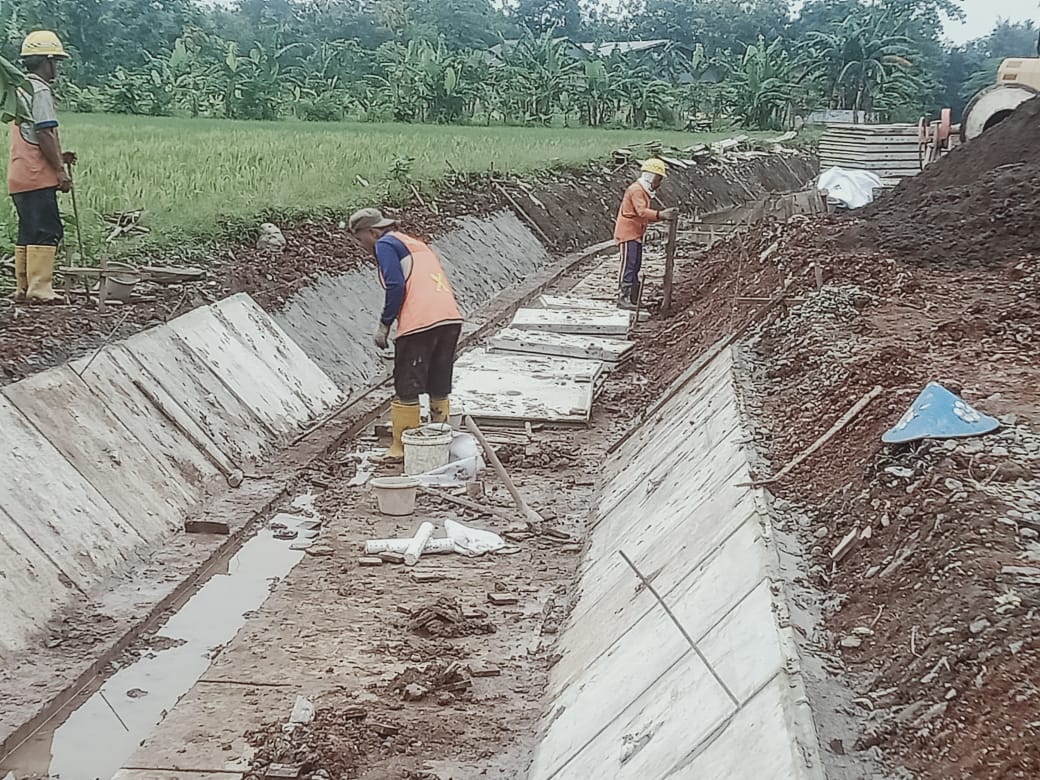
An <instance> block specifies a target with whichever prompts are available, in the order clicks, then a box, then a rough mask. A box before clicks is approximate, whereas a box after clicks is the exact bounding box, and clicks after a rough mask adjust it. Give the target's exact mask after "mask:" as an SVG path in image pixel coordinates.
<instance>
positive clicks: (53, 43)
mask: <svg viewBox="0 0 1040 780" xmlns="http://www.w3.org/2000/svg"><path fill="white" fill-rule="evenodd" d="M21 56H22V64H23V66H24V67H25V70H26V71H27V72H28V74H29V83H30V84H31V85H32V93H29V92H27V91H26V90H22V89H19V90H18V99H19V100H20V101H21V102H22V104H23V108H25V109H26V113H27V114H28V115H29V116H31V117H32V121H30V122H24V123H22V124H18V123H12V124H11V156H10V161H9V163H8V166H7V187H8V192H10V193H11V198H12V199H13V200H14V206H15V210H16V211H17V212H18V239H17V242H16V245H15V250H14V252H15V278H16V288H15V300H18V301H24V300H28V301H30V302H34V303H50V302H54V301H59V300H61V296H60V295H58V294H57V293H56V292H54V288H53V286H52V283H53V280H54V261H55V259H56V257H57V254H58V244H59V243H60V242H61V239H62V235H63V233H64V230H63V228H62V224H61V214H60V213H59V211H58V191H59V190H60V191H62V192H68V191H69V190H70V189H72V178H71V177H70V176H69V174H68V172H67V171H66V170H65V167H64V165H63V162H64V160H63V156H62V152H61V142H60V141H59V139H58V114H57V111H56V109H55V104H54V95H53V93H52V92H51V84H52V83H53V82H54V79H55V78H56V76H57V62H58V60H65V59H68V56H69V55H68V54H67V53H66V52H65V47H64V46H62V43H61V40H59V38H58V36H57V35H55V34H54V33H52V32H50V31H48V30H39V31H37V32H31V33H29V34H28V35H27V36H26V38H25V41H24V42H23V43H22V55H21Z"/></svg>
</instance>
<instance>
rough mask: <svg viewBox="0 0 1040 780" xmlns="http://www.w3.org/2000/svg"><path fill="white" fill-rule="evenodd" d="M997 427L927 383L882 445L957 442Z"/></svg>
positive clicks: (992, 419) (952, 396) (943, 391)
mask: <svg viewBox="0 0 1040 780" xmlns="http://www.w3.org/2000/svg"><path fill="white" fill-rule="evenodd" d="M999 427H1000V423H999V422H998V421H997V420H996V418H993V417H990V416H989V415H987V414H983V413H982V412H979V411H977V410H976V409H974V408H973V407H972V406H971V405H970V404H968V403H967V402H966V401H965V400H964V399H962V398H960V397H959V396H956V395H954V394H953V393H951V392H950V391H949V390H947V389H946V388H945V387H943V386H942V385H940V384H938V383H936V382H929V383H928V386H927V387H925V389H924V390H922V391H921V394H920V395H919V396H917V400H916V401H914V402H913V403H912V404H911V405H910V408H909V409H907V411H906V414H904V415H903V417H902V419H900V421H899V422H898V423H896V425H895V426H894V427H893V428H891V429H889V430H888V431H886V432H885V434H884V435H883V436H882V437H881V441H883V442H884V443H885V444H903V443H906V442H911V441H919V440H920V439H959V438H964V437H967V436H981V435H982V434H985V433H991V432H993V431H995V430H997V429H998V428H999Z"/></svg>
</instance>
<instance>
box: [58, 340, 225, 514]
mask: <svg viewBox="0 0 1040 780" xmlns="http://www.w3.org/2000/svg"><path fill="white" fill-rule="evenodd" d="M69 365H70V367H71V368H72V370H73V371H74V372H75V373H76V374H78V375H79V376H80V378H81V379H82V381H83V383H84V384H85V385H86V386H87V387H88V388H89V389H90V390H91V391H92V392H93V393H94V396H95V397H96V399H97V402H98V403H101V404H104V405H105V406H106V407H107V408H108V409H109V411H110V412H111V413H112V415H113V416H114V417H116V418H118V419H119V421H120V422H122V424H123V425H125V426H126V428H127V429H128V430H129V431H130V433H131V434H133V437H134V438H135V439H137V440H138V441H140V442H141V443H142V444H143V445H144V446H145V447H146V448H147V449H148V451H149V452H150V453H151V454H152V455H153V456H154V457H156V458H158V459H159V460H160V461H161V462H162V463H163V464H165V466H166V468H167V470H168V471H170V472H172V473H173V474H175V476H176V477H177V479H178V480H179V481H180V483H181V487H182V488H183V490H184V491H185V492H186V493H188V495H189V496H190V497H191V499H192V500H194V501H197V500H199V499H200V498H201V497H202V496H203V494H204V491H205V488H206V486H207V485H211V484H215V483H217V481H218V480H219V478H220V477H221V473H220V471H219V470H218V469H217V467H216V466H214V465H213V463H212V462H211V461H210V460H209V458H207V457H206V456H205V454H203V453H202V452H199V450H197V449H196V448H195V446H194V445H193V444H192V442H191V441H189V440H188V439H187V438H185V437H184V436H183V435H182V434H181V433H180V431H179V430H177V428H176V427H175V426H174V425H173V424H172V423H171V422H170V421H169V420H167V419H166V417H164V416H163V414H162V412H160V411H159V409H157V408H156V406H155V404H153V403H152V402H151V401H150V400H149V399H148V397H147V396H145V395H144V393H142V391H141V389H140V388H139V387H138V386H137V385H136V384H135V382H140V383H142V384H143V385H144V386H145V387H146V388H147V389H148V392H150V393H151V394H152V395H153V396H155V397H159V396H160V394H161V393H162V392H163V391H162V390H161V388H159V387H157V386H155V385H154V383H151V382H149V381H147V379H146V378H145V377H144V376H143V369H142V367H141V366H140V364H139V363H138V362H137V360H136V359H135V358H134V357H133V355H131V354H130V353H129V352H128V351H127V350H126V348H125V347H122V346H111V347H107V348H105V349H103V350H102V351H101V352H99V353H98V354H96V355H91V356H90V357H86V358H81V359H80V360H75V361H73V362H72V363H70V364H69ZM164 405H165V407H166V408H167V409H169V410H171V412H174V411H176V410H177V408H178V407H177V404H176V402H175V401H174V400H173V399H165V404H164ZM177 419H178V420H179V421H180V423H181V424H182V425H184V426H186V427H187V428H189V429H194V433H195V434H196V435H197V436H198V438H199V440H200V441H203V440H207V439H208V436H207V435H206V433H205V432H204V431H203V430H202V429H201V428H199V427H198V426H197V425H196V424H195V423H194V422H193V421H192V420H191V419H190V418H188V416H187V415H184V414H179V415H178V418H177ZM210 447H211V449H212V450H214V451H215V450H216V449H217V448H216V445H215V444H214V443H212V442H210Z"/></svg>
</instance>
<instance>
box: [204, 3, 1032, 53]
mask: <svg viewBox="0 0 1040 780" xmlns="http://www.w3.org/2000/svg"><path fill="white" fill-rule="evenodd" d="M210 2H213V3H216V4H217V5H231V4H232V2H233V0H210ZM962 2H963V8H964V14H965V18H964V21H963V22H956V21H951V20H947V21H946V29H945V33H946V37H947V38H949V39H950V40H951V41H953V42H954V43H964V42H965V41H970V40H971V39H972V38H981V37H982V36H983V35H986V34H987V33H988V32H989V31H990V30H992V29H993V26H994V25H995V24H996V23H997V20H998V19H1010V20H1011V21H1013V22H1023V21H1025V20H1026V19H1033V20H1034V21H1035V22H1036V23H1037V26H1040V0H962ZM798 4H799V3H797V2H795V3H794V5H798Z"/></svg>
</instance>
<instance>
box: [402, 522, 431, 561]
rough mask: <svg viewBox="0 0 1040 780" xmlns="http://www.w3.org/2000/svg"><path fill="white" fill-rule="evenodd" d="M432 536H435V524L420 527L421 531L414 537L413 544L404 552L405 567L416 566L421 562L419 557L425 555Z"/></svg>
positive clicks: (425, 524)
mask: <svg viewBox="0 0 1040 780" xmlns="http://www.w3.org/2000/svg"><path fill="white" fill-rule="evenodd" d="M431 536H433V523H429V522H427V523H423V524H422V525H420V526H419V530H418V531H416V532H415V536H414V537H412V543H411V544H409V545H408V549H407V550H405V551H404V565H405V566H415V564H417V563H418V562H419V557H420V556H421V555H422V554H423V549H424V548H425V547H426V543H427V542H428V541H429V540H430V537H431Z"/></svg>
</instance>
